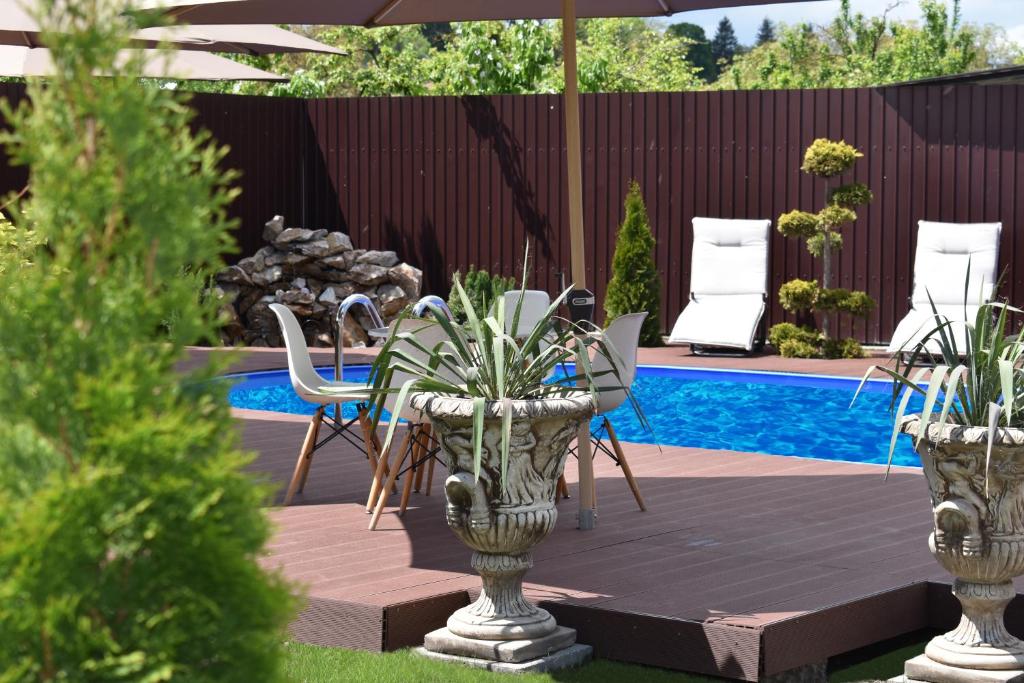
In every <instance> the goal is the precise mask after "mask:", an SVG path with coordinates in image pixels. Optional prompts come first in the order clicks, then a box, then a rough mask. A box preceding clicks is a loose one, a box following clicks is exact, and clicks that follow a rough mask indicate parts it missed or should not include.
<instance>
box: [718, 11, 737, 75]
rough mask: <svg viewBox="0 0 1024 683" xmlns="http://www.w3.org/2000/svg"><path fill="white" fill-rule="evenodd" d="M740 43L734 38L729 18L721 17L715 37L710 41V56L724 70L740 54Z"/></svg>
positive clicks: (734, 31) (734, 34)
mask: <svg viewBox="0 0 1024 683" xmlns="http://www.w3.org/2000/svg"><path fill="white" fill-rule="evenodd" d="M741 49H742V48H741V47H740V41H739V39H738V38H736V29H734V28H733V27H732V22H731V21H729V17H722V20H721V21H719V22H718V28H717V29H716V30H715V37H714V38H712V39H711V56H712V57H714V59H715V62H716V63H717V64H718V65H719V69H724V68H726V67H728V66H729V65H730V64H732V62H733V59H734V58H735V57H736V55H737V54H739V53H740V52H741Z"/></svg>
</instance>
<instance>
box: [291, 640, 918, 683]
mask: <svg viewBox="0 0 1024 683" xmlns="http://www.w3.org/2000/svg"><path fill="white" fill-rule="evenodd" d="M934 635H935V632H932V631H916V632H914V633H908V634H907V635H905V636H901V637H899V638H894V639H892V640H887V641H884V642H881V643H878V644H876V645H871V646H869V647H865V648H861V649H860V650H854V651H853V652H849V653H846V654H844V655H840V656H838V657H833V658H832V659H831V660H829V667H828V672H829V673H828V680H829V681H830V683H854V682H856V681H875V680H882V681H884V680H886V679H888V678H891V677H893V676H897V675H899V674H901V673H903V662H905V661H906V660H908V659H910V658H911V657H913V656H915V655H918V654H920V653H922V652H924V646H925V644H926V643H927V642H928V641H929V640H930V639H931V638H932V636H934ZM286 651H287V653H288V656H287V659H286V664H285V666H286V673H287V678H288V680H290V681H292V682H293V683H339V682H342V681H344V682H349V681H352V682H356V681H358V682H359V683H362V682H363V681H374V683H498V682H499V681H500V682H501V683H552V682H554V681H562V682H565V683H619V682H620V681H642V682H643V683H709V682H715V681H717V682H719V683H720V682H721V681H722V680H723V679H720V678H711V677H708V676H699V675H696V674H686V673H681V672H678V671H668V670H665V669H655V668H652V667H647V666H639V665H635V664H622V663H620V662H612V661H608V660H602V659H598V660H595V661H593V662H591V663H590V664H587V665H586V666H584V667H581V668H579V669H570V670H566V671H558V672H555V673H553V674H523V675H520V676H515V677H514V678H510V677H509V676H508V675H507V674H496V673H491V672H489V671H481V670H480V669H471V668H468V667H464V666H455V665H451V664H443V663H441V662H434V661H431V660H429V659H424V658H423V657H420V656H419V655H417V654H415V653H414V652H412V651H411V650H401V651H399V652H386V653H383V654H378V653H373V652H362V651H359V650H343V649H340V648H329V647H316V646H314V645H303V644H301V643H289V644H288V646H287V648H286Z"/></svg>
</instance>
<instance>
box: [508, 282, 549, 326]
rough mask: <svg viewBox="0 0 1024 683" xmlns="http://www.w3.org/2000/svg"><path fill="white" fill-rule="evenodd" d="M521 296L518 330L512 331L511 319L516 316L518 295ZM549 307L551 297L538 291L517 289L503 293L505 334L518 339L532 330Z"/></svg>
mask: <svg viewBox="0 0 1024 683" xmlns="http://www.w3.org/2000/svg"><path fill="white" fill-rule="evenodd" d="M520 294H522V298H523V307H522V310H521V311H520V312H519V329H518V330H513V329H512V319H513V317H515V314H516V305H518V303H519V295H520ZM550 306H551V297H550V296H549V295H548V293H547V292H544V291H541V290H539V289H527V290H526V291H523V292H521V291H520V290H518V289H515V290H512V291H510V292H505V332H506V333H508V334H511V335H512V336H513V337H520V336H523V335H525V334H527V333H528V332H529V331H530V330H532V329H533V328H534V327H535V326H536V325H537V323H538V322H539V321H540V319H541V318H543V317H544V314H545V313H547V310H548V307H550Z"/></svg>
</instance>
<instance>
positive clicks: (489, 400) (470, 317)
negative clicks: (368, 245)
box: [371, 249, 651, 480]
mask: <svg viewBox="0 0 1024 683" xmlns="http://www.w3.org/2000/svg"><path fill="white" fill-rule="evenodd" d="M528 263H529V251H528V249H527V254H526V258H524V267H523V280H522V282H524V283H525V282H526V276H527V265H526V264H528ZM453 285H454V292H455V296H458V297H459V299H460V300H461V302H462V304H463V308H464V310H465V312H466V317H467V322H466V324H465V325H460V324H458V323H457V322H453V321H451V320H449V319H448V316H447V315H446V314H445V313H444V311H442V310H440V309H439V308H437V307H434V306H428V309H429V316H428V320H429V321H430V322H432V323H434V324H437V325H440V326H441V328H442V329H443V331H444V338H443V341H442V342H441V343H440V344H438V345H437V346H436V347H433V348H428V347H425V346H423V345H422V344H421V343H420V342H419V340H418V339H417V338H416V335H415V334H414V333H410V332H398V333H396V334H392V335H391V336H390V337H389V338H388V339H387V341H386V342H385V344H384V346H383V347H382V348H381V350H380V352H379V353H378V354H377V358H376V359H375V360H374V363H373V367H372V369H371V377H372V380H371V381H372V385H373V391H374V395H375V398H374V404H375V405H374V424H375V425H376V424H377V423H379V421H380V419H381V415H382V413H383V408H384V402H385V399H386V398H387V396H388V395H389V394H397V397H396V401H395V405H396V408H395V411H394V412H395V413H398V412H400V411H401V409H402V407H403V406H405V405H406V404H407V403H408V400H409V397H410V396H411V395H412V394H414V393H432V394H437V395H440V396H447V397H456V398H465V399H469V400H471V401H472V404H473V421H474V429H473V460H474V467H475V471H476V476H479V473H480V466H481V462H482V445H483V444H482V441H483V428H484V415H485V412H486V408H487V406H488V404H494V403H497V404H501V411H500V412H501V415H502V419H503V424H502V441H501V454H500V455H501V457H500V462H501V470H502V473H503V476H502V479H503V480H504V472H505V470H506V468H507V466H508V456H509V444H510V440H511V428H512V410H510V406H511V403H512V402H513V401H542V400H544V399H546V398H565V397H569V396H578V395H580V394H581V393H588V392H589V393H590V395H591V396H592V397H593V398H594V400H595V402H596V396H597V392H598V391H612V390H624V391H625V392H626V395H627V397H628V400H629V402H630V405H631V406H632V407H633V410H634V411H635V412H636V414H637V416H638V417H639V419H640V421H641V424H642V425H643V427H644V429H646V430H648V431H650V430H651V427H650V424H649V423H648V421H647V419H646V417H645V416H644V414H643V411H642V410H641V408H640V404H639V403H638V402H637V400H636V398H635V397H634V395H633V393H632V391H631V390H630V387H629V386H623V384H622V381H621V377H620V376H619V371H618V368H619V367H621V366H622V365H623V363H622V360H621V356H620V355H619V351H618V350H617V349H615V348H614V346H613V345H612V344H611V343H610V342H609V341H608V340H607V339H606V337H605V334H604V332H603V331H602V330H600V329H598V328H594V327H592V326H588V325H585V324H576V323H573V322H571V321H569V320H566V319H564V318H561V317H559V316H558V315H557V311H558V309H559V307H560V306H561V305H562V304H563V303H564V302H565V299H566V297H567V296H568V295H569V292H570V291H571V288H570V289H566V290H565V291H564V292H562V293H561V294H560V295H559V296H558V297H556V298H555V300H554V301H552V302H551V304H550V306H549V307H548V308H547V310H546V311H545V312H544V314H543V315H542V316H541V317H540V318H539V319H538V320H537V322H536V323H535V324H534V326H533V327H532V328H529V329H527V330H525V331H523V332H522V333H521V334H520V335H518V336H512V335H510V334H508V333H507V332H506V330H507V329H511V330H520V329H521V327H520V316H521V314H522V305H523V301H524V299H525V297H524V296H520V297H519V299H518V302H517V304H516V306H515V307H514V308H513V309H512V310H507V309H506V307H505V299H504V297H500V298H498V299H497V300H496V301H495V305H494V307H493V309H492V312H491V314H490V315H488V316H486V317H484V318H480V317H478V316H477V314H476V312H475V307H474V306H472V305H471V303H472V302H471V301H470V295H469V294H468V293H467V292H466V290H465V288H464V287H463V286H462V283H461V282H460V280H459V278H456V279H455V281H454V283H453ZM520 291H521V292H523V291H525V286H521V289H520ZM410 311H411V309H406V310H405V311H403V312H402V313H401V314H400V316H399V318H398V319H397V320H396V322H395V323H394V327H395V329H398V326H399V325H400V324H401V321H402V320H404V319H406V318H408V317H409V316H410V315H411V312H410ZM399 342H405V343H407V344H408V345H409V346H411V348H412V349H414V351H415V352H414V353H409V352H407V351H404V350H403V349H402V345H400V343H399ZM591 352H593V353H595V354H601V355H603V356H604V357H605V358H607V359H609V360H610V361H611V363H610V369H609V370H604V371H597V370H595V369H594V367H593V365H592V361H591V357H590V354H591ZM569 363H572V364H573V367H574V368H575V370H574V371H573V372H572V373H571V374H570V373H568V372H565V370H564V369H565V368H566V367H567V365H568V364H569ZM398 373H407V374H408V375H410V376H411V379H408V380H406V381H405V382H404V383H403V384H401V385H400V386H396V385H395V382H394V381H393V378H394V377H395V375H396V374H398ZM608 373H611V374H612V375H614V377H615V382H612V383H611V386H603V387H601V388H599V387H598V386H597V383H595V379H596V378H597V377H601V376H603V375H605V374H608ZM552 378H554V379H552ZM601 384H602V385H603V384H604V383H603V382H602V383H601ZM397 425H398V421H397V420H391V421H390V424H389V425H388V431H387V436H386V438H385V441H384V446H383V451H384V452H386V451H387V450H388V447H389V445H390V443H391V442H392V440H393V438H394V434H395V430H396V428H397Z"/></svg>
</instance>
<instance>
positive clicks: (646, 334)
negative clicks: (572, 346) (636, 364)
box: [604, 180, 661, 346]
mask: <svg viewBox="0 0 1024 683" xmlns="http://www.w3.org/2000/svg"><path fill="white" fill-rule="evenodd" d="M655 244H656V242H655V240H654V235H653V234H652V233H651V224H650V219H649V218H648V216H647V206H646V205H645V204H644V195H643V193H642V192H641V191H640V183H638V182H636V181H635V180H634V181H633V182H632V183H630V184H629V192H628V193H627V194H626V218H625V220H623V221H622V227H620V228H619V232H618V234H617V235H616V236H615V255H614V256H613V257H612V279H611V281H610V282H609V283H608V290H607V293H606V294H605V297H604V311H605V314H606V316H605V325H607V324H608V323H610V322H611V321H612V320H615V318H618V317H619V316H620V315H626V314H627V313H641V312H643V311H647V319H646V320H644V325H643V327H642V328H641V330H640V345H641V346H661V316H660V311H661V275H659V274H658V266H657V264H656V263H655V262H654V246H655Z"/></svg>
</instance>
